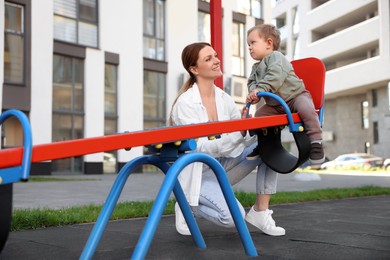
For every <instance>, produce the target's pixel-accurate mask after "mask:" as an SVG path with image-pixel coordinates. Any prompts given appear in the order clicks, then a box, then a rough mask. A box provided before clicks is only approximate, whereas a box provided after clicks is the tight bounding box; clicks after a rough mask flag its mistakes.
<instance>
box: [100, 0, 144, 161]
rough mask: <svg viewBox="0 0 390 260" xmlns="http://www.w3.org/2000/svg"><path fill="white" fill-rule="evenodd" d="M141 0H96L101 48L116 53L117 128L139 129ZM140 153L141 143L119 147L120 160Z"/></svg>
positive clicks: (141, 100) (141, 111) (140, 125)
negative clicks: (127, 149)
mask: <svg viewBox="0 0 390 260" xmlns="http://www.w3.org/2000/svg"><path fill="white" fill-rule="evenodd" d="M142 3H143V1H142V0H132V1H128V0H115V4H113V1H111V0H101V1H99V8H100V16H99V18H100V24H99V26H100V39H101V42H100V46H101V49H102V50H104V51H108V52H113V53H117V54H119V55H120V61H119V62H120V64H119V67H118V70H119V71H118V107H119V111H118V113H119V122H118V131H119V132H124V131H136V130H142V129H143V65H142V64H143V53H142V50H143V45H142V41H143V25H142V16H143V9H142ZM139 155H142V147H136V148H133V149H131V150H130V151H124V150H120V151H119V153H118V159H119V161H120V162H125V161H128V160H130V159H132V158H134V157H136V156H139Z"/></svg>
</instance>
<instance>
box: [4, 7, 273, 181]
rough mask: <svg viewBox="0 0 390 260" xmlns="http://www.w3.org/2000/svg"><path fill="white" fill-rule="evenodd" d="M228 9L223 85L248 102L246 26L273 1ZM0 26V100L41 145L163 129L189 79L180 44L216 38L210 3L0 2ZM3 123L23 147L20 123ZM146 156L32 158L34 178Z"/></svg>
mask: <svg viewBox="0 0 390 260" xmlns="http://www.w3.org/2000/svg"><path fill="white" fill-rule="evenodd" d="M222 8H223V17H221V19H222V27H223V35H222V41H223V53H220V54H219V56H220V57H222V58H223V68H224V77H223V86H220V87H223V88H224V89H226V91H228V92H229V93H232V94H233V95H234V97H235V99H236V101H237V103H238V104H239V105H242V103H243V102H244V100H243V98H244V97H245V93H246V92H245V91H246V84H245V83H246V81H245V79H246V77H247V76H248V73H249V72H248V71H249V69H250V66H251V64H252V62H253V61H252V60H251V58H250V56H249V55H248V53H247V48H246V31H247V29H248V28H249V27H251V26H253V25H255V24H256V23H261V22H263V21H264V20H269V21H270V20H271V16H270V12H267V11H265V10H270V1H261V0H226V1H222ZM267 15H268V16H267ZM0 28H1V29H2V30H3V32H4V33H3V34H2V35H1V36H2V39H1V40H0V48H1V49H2V50H3V51H2V52H0V59H1V60H3V61H4V62H3V63H0V64H1V65H0V66H1V67H0V80H1V81H2V82H3V84H2V85H1V86H0V93H1V95H0V106H1V108H2V111H5V110H8V109H18V110H21V111H23V112H24V113H26V115H27V116H28V117H29V120H30V123H31V127H32V133H33V144H34V145H40V144H47V143H52V142H57V141H64V140H73V139H80V138H89V137H99V136H104V135H111V134H115V133H121V132H125V131H139V130H143V129H148V128H155V127H161V126H164V125H165V122H166V120H167V117H168V115H169V111H170V108H171V104H172V102H173V100H174V98H175V97H176V94H177V91H178V89H179V87H180V86H181V83H182V82H183V80H184V78H185V77H186V73H185V71H184V69H183V68H182V65H181V59H180V57H181V56H180V55H181V51H182V49H183V48H184V46H186V45H187V44H189V43H192V42H195V41H207V42H210V1H200V0H185V1H183V0H165V1H164V0H132V1H128V0H114V1H112V0H53V1H29V0H9V1H8V0H6V1H5V0H0ZM1 129H2V139H1V141H2V142H1V147H2V148H3V149H6V148H9V147H16V146H20V145H21V144H22V140H23V136H22V131H21V126H20V125H19V123H18V121H17V120H13V119H9V120H7V121H6V122H5V123H4V124H3V125H2V128H1ZM143 153H144V147H134V148H133V149H131V150H130V151H126V150H124V149H123V150H119V151H106V152H105V153H103V152H102V153H96V154H88V155H84V156H80V157H76V158H66V159H61V160H54V161H47V162H40V163H34V164H33V166H32V170H31V174H32V175H34V174H47V175H49V174H64V173H67V174H70V173H85V174H100V173H104V172H113V171H115V170H117V169H119V168H121V167H122V166H123V165H124V164H125V163H126V162H128V161H129V160H131V159H133V158H135V157H138V156H140V155H142V154H143ZM148 170H149V169H148V167H145V168H143V169H140V171H148Z"/></svg>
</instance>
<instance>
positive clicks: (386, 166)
mask: <svg viewBox="0 0 390 260" xmlns="http://www.w3.org/2000/svg"><path fill="white" fill-rule="evenodd" d="M383 169H384V170H386V171H390V159H386V160H385V161H384V162H383Z"/></svg>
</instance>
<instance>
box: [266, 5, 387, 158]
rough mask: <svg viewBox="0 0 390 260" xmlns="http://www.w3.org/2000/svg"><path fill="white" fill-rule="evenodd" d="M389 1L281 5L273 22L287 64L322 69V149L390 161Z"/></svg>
mask: <svg viewBox="0 0 390 260" xmlns="http://www.w3.org/2000/svg"><path fill="white" fill-rule="evenodd" d="M389 13H390V4H389V1H388V0H279V1H273V6H272V18H273V21H274V23H275V24H276V25H277V26H278V28H279V29H280V31H281V34H282V38H283V40H282V51H283V52H285V54H286V55H287V56H288V57H289V59H291V60H293V59H298V58H304V57H310V56H314V57H318V58H320V59H321V60H322V61H323V62H324V64H325V66H326V70H327V73H326V87H325V116H324V118H325V122H324V127H323V130H324V139H325V142H324V146H325V152H326V155H327V156H328V157H329V159H334V158H335V157H336V156H338V155H339V154H343V153H350V152H368V153H372V154H375V155H378V156H382V157H385V158H388V157H390V149H389V148H388V147H390V103H389V102H390V99H389V96H390V29H389V26H390V20H389V17H390V14H389Z"/></svg>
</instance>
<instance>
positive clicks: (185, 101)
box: [172, 83, 255, 206]
mask: <svg viewBox="0 0 390 260" xmlns="http://www.w3.org/2000/svg"><path fill="white" fill-rule="evenodd" d="M214 90H215V99H216V100H215V101H216V105H217V115H218V121H225V120H233V119H240V118H241V112H240V110H239V109H238V108H237V106H236V104H235V103H234V101H233V99H232V97H231V96H230V95H228V94H227V93H226V92H224V91H223V90H221V89H220V88H218V87H216V86H214ZM208 121H209V120H208V115H207V111H206V108H205V107H204V106H203V104H202V99H201V97H200V93H199V88H198V85H197V84H196V83H195V84H194V85H193V86H192V87H191V88H189V89H188V90H187V91H186V92H184V93H183V94H182V95H180V97H179V98H178V100H177V101H176V104H175V105H174V106H173V108H172V122H173V125H189V124H199V123H206V122H208ZM254 141H255V137H250V136H249V135H248V134H247V135H246V136H245V138H244V137H243V136H242V135H241V133H240V132H232V133H224V134H222V135H221V138H218V139H214V140H208V138H207V137H201V138H199V139H198V142H197V148H196V151H197V152H203V153H207V154H209V155H211V156H213V157H216V158H218V157H227V158H234V157H237V156H239V155H240V154H241V153H242V152H243V150H244V148H245V146H248V145H250V144H252V143H253V142H254ZM178 179H179V181H180V184H181V186H182V188H183V191H184V193H185V195H186V198H187V200H188V202H189V204H190V205H191V206H197V205H198V202H199V193H200V185H201V181H202V163H193V164H190V165H188V166H187V167H185V168H184V169H183V171H182V172H181V173H180V175H179V177H178Z"/></svg>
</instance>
